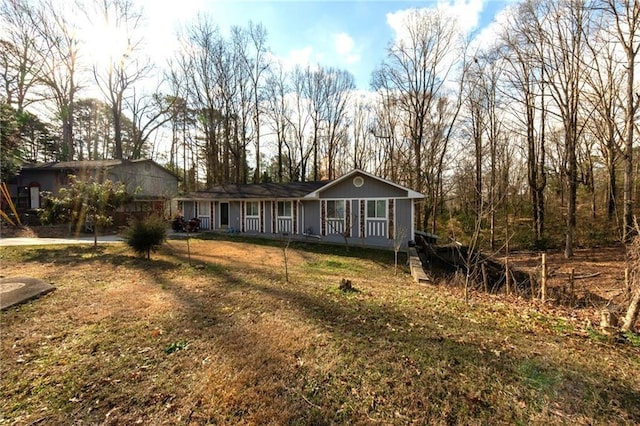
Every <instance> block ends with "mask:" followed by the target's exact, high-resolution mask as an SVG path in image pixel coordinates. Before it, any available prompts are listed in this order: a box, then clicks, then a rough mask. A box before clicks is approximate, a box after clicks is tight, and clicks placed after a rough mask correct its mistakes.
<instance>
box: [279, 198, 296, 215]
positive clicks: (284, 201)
mask: <svg viewBox="0 0 640 426" xmlns="http://www.w3.org/2000/svg"><path fill="white" fill-rule="evenodd" d="M281 203H282V206H283V210H284V213H286V210H287V209H286V208H285V206H286V205H287V204H288V205H289V214H284V215H281V214H280V205H281ZM276 215H277V217H278V218H282V219H292V218H293V201H291V200H283V201H278V202H277V203H276Z"/></svg>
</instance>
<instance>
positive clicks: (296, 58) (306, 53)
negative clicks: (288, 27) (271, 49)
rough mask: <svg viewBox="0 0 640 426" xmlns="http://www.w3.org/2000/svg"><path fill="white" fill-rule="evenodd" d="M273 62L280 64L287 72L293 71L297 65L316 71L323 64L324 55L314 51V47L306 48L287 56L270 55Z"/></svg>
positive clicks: (296, 50) (293, 51)
mask: <svg viewBox="0 0 640 426" xmlns="http://www.w3.org/2000/svg"><path fill="white" fill-rule="evenodd" d="M270 56H271V59H272V60H275V61H276V62H279V63H280V64H281V65H282V67H283V68H284V69H285V70H287V71H291V70H293V69H294V68H295V67H296V65H299V66H300V67H302V68H306V67H310V68H311V69H315V68H316V67H317V66H318V64H319V63H321V62H322V58H323V55H322V54H320V53H318V52H317V51H315V50H314V49H313V47H312V46H305V47H303V48H301V49H292V50H289V52H287V54H286V56H280V55H270Z"/></svg>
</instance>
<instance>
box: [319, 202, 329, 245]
mask: <svg viewBox="0 0 640 426" xmlns="http://www.w3.org/2000/svg"><path fill="white" fill-rule="evenodd" d="M320 228H321V229H320V234H321V235H322V236H325V235H327V201H326V200H321V201H320Z"/></svg>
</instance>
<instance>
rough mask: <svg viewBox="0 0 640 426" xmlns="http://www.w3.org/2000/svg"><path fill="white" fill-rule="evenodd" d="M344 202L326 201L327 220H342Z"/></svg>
mask: <svg viewBox="0 0 640 426" xmlns="http://www.w3.org/2000/svg"><path fill="white" fill-rule="evenodd" d="M344 212H345V210H344V200H327V219H344V216H345V215H344Z"/></svg>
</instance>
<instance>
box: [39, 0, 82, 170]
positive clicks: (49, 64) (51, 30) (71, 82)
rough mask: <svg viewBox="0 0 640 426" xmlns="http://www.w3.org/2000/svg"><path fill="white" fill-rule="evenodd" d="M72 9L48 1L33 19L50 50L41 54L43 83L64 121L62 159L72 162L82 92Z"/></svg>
mask: <svg viewBox="0 0 640 426" xmlns="http://www.w3.org/2000/svg"><path fill="white" fill-rule="evenodd" d="M67 13H68V10H66V9H65V8H61V7H60V5H59V4H57V3H55V4H54V2H53V1H52V0H46V1H45V2H43V3H42V4H41V6H40V8H38V9H37V13H36V14H35V15H34V16H33V19H34V21H33V24H34V25H36V26H37V28H38V29H39V31H40V37H41V38H42V39H43V40H44V44H45V45H46V48H45V49H44V50H42V51H41V52H40V55H41V56H40V60H41V61H42V72H41V76H40V81H41V82H42V83H43V84H44V85H45V86H46V88H47V91H48V94H49V95H50V96H51V98H52V99H53V101H54V103H55V107H56V113H57V114H56V115H57V116H58V117H59V118H60V120H61V122H62V147H61V158H60V159H61V160H72V159H73V158H74V156H75V153H74V147H75V145H74V130H73V109H74V106H75V97H76V94H77V93H78V91H79V90H80V85H79V82H78V73H79V69H78V67H79V65H78V60H79V50H80V40H79V39H78V37H77V33H78V32H77V28H76V27H75V26H74V24H72V23H71V21H70V20H69V18H68V16H67Z"/></svg>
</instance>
